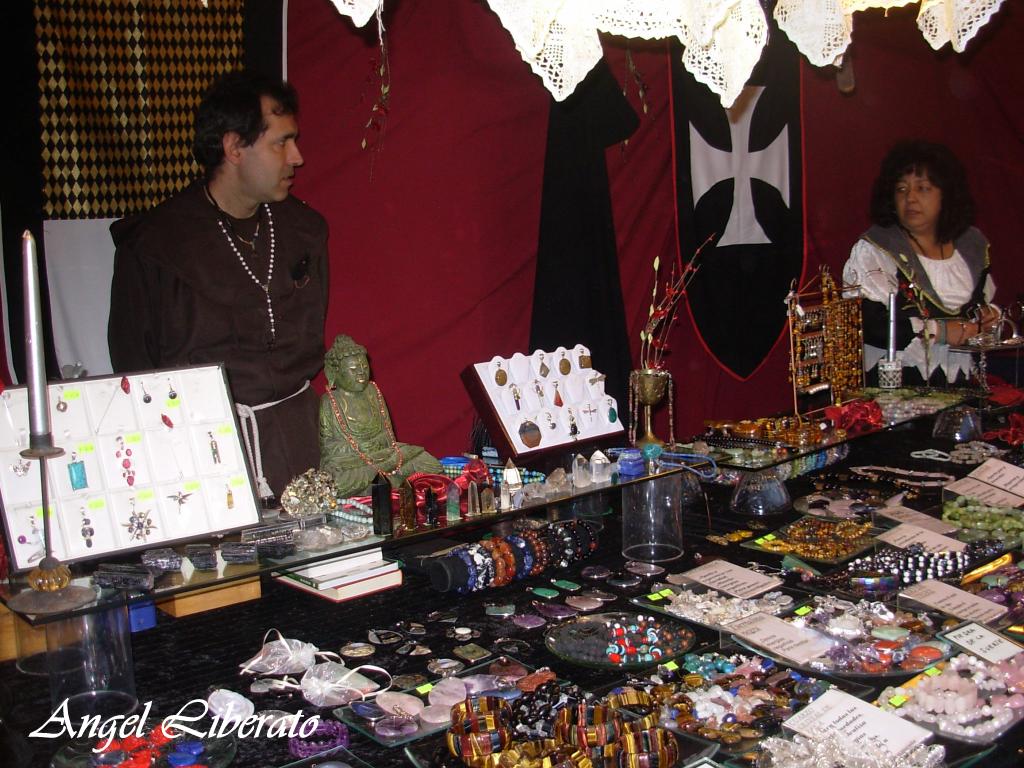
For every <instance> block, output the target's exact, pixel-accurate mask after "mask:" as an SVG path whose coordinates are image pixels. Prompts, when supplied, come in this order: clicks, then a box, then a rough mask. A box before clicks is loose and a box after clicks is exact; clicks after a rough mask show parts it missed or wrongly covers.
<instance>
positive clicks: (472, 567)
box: [449, 546, 476, 595]
mask: <svg viewBox="0 0 1024 768" xmlns="http://www.w3.org/2000/svg"><path fill="white" fill-rule="evenodd" d="M449 556H450V557H457V558H458V559H459V560H461V561H462V563H463V565H465V566H466V570H467V571H468V572H469V579H468V580H467V581H466V583H465V584H456V585H455V592H456V594H459V595H465V594H467V593H468V592H471V591H472V590H473V589H474V587H475V585H476V563H475V562H474V560H473V558H471V557H470V556H469V548H468V547H467V546H461V547H456V548H455V549H453V550H452V551H451V554H450V555H449Z"/></svg>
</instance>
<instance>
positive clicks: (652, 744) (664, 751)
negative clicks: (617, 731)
mask: <svg viewBox="0 0 1024 768" xmlns="http://www.w3.org/2000/svg"><path fill="white" fill-rule="evenodd" d="M621 744H622V752H621V753H619V765H620V766H621V768H671V766H673V765H675V764H676V761H677V760H678V759H679V742H677V741H676V737H675V736H673V735H672V734H671V733H669V732H668V731H667V730H665V729H664V728H649V729H647V730H643V731H633V730H631V729H627V730H626V732H625V733H623V734H622V740H621Z"/></svg>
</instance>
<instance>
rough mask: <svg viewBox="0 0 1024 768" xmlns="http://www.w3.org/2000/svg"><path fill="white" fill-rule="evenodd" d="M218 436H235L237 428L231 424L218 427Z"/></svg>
mask: <svg viewBox="0 0 1024 768" xmlns="http://www.w3.org/2000/svg"><path fill="white" fill-rule="evenodd" d="M217 434H218V435H233V434H235V428H234V427H232V426H231V425H230V424H223V425H221V426H219V427H217Z"/></svg>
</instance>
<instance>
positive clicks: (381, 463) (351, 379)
mask: <svg viewBox="0 0 1024 768" xmlns="http://www.w3.org/2000/svg"><path fill="white" fill-rule="evenodd" d="M324 374H325V375H326V377H327V392H326V393H324V396H323V397H322V398H320V468H321V469H323V470H325V471H327V472H330V473H331V475H332V476H333V477H334V482H335V485H337V487H338V492H339V493H340V494H342V495H343V496H353V495H363V494H368V493H369V492H370V491H369V487H370V483H371V482H372V481H373V478H374V477H376V476H377V474H378V473H379V474H382V475H384V476H385V477H387V478H388V479H389V480H390V481H391V485H392V486H394V487H396V488H397V487H398V486H399V485H401V484H402V481H403V480H405V479H406V478H407V477H408V476H409V475H411V474H414V473H416V472H433V473H440V472H441V463H440V462H439V461H438V460H437V459H435V458H434V457H433V456H431V455H430V454H429V453H427V452H426V451H425V450H424V449H423V448H421V447H419V446H418V445H407V444H405V443H400V442H398V441H397V440H396V439H395V429H394V427H393V426H392V424H391V415H390V414H389V413H388V407H387V406H386V405H385V404H384V397H383V395H381V393H380V388H379V387H378V386H377V385H376V384H375V383H374V382H373V381H372V380H371V379H370V363H369V360H367V357H366V348H365V347H363V346H361V345H360V344H357V343H356V342H355V341H353V340H352V338H351V337H349V336H345V335H341V336H337V337H336V338H335V339H334V344H333V345H332V346H331V348H330V350H329V351H328V352H327V355H326V357H325V358H324Z"/></svg>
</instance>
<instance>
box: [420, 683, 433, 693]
mask: <svg viewBox="0 0 1024 768" xmlns="http://www.w3.org/2000/svg"><path fill="white" fill-rule="evenodd" d="M432 690H434V684H433V683H424V684H423V685H418V686H416V693H418V694H420V695H423V694H425V693H430V692H431V691H432Z"/></svg>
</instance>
